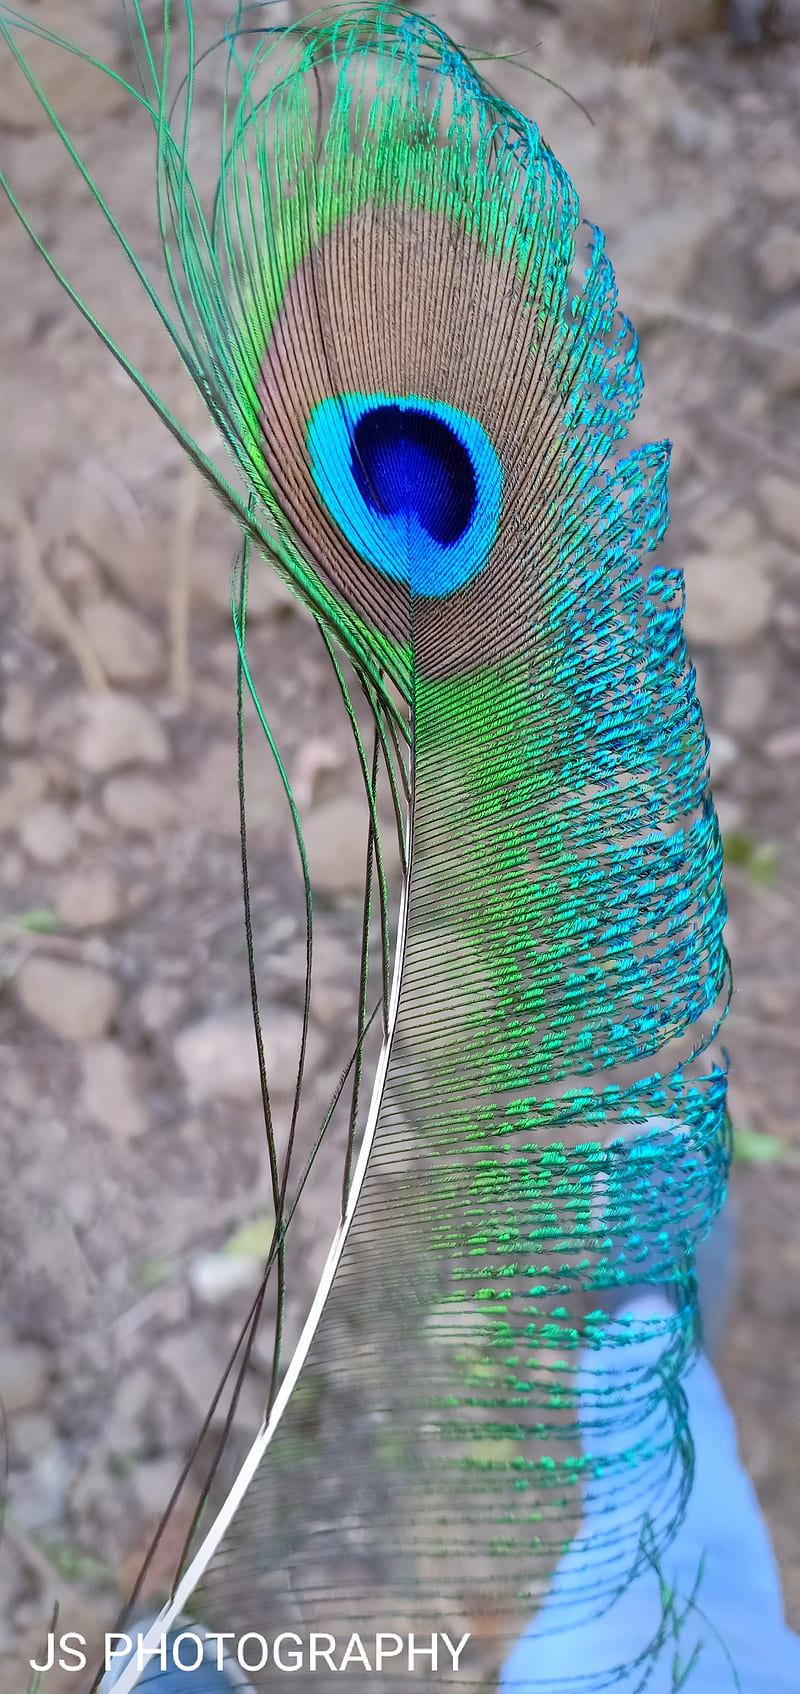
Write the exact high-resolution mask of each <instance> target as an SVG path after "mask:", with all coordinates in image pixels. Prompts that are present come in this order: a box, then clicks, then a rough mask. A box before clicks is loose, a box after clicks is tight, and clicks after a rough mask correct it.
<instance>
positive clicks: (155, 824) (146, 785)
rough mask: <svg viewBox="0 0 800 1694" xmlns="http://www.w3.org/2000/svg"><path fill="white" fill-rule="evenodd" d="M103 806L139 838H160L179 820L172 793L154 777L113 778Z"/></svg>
mask: <svg viewBox="0 0 800 1694" xmlns="http://www.w3.org/2000/svg"><path fill="white" fill-rule="evenodd" d="M103 805H104V807H105V809H106V812H107V813H108V816H109V817H110V818H111V819H112V820H113V822H114V823H115V824H118V825H119V827H120V829H129V830H131V831H132V832H133V833H134V834H139V835H158V834H159V833H160V831H161V830H162V829H169V828H170V826H171V825H172V824H174V822H175V819H176V816H177V807H176V803H175V800H174V798H173V796H172V794H171V793H170V790H169V789H168V788H165V787H164V785H163V783H160V782H156V781H154V779H153V777H151V776H137V775H131V776H115V777H112V779H111V781H110V782H107V783H106V786H105V788H104V790H103Z"/></svg>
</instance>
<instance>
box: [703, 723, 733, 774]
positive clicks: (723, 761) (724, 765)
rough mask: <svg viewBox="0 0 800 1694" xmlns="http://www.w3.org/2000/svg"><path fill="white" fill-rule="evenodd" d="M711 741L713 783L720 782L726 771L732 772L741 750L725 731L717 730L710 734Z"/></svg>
mask: <svg viewBox="0 0 800 1694" xmlns="http://www.w3.org/2000/svg"><path fill="white" fill-rule="evenodd" d="M710 741H711V761H710V763H711V781H712V782H719V781H720V779H721V778H722V777H723V776H724V774H725V772H726V771H729V770H732V769H733V766H734V765H735V764H736V763H737V761H738V758H739V749H738V747H737V745H736V742H735V741H734V740H733V737H732V736H730V735H726V734H725V732H724V730H721V729H715V730H713V731H711V732H710Z"/></svg>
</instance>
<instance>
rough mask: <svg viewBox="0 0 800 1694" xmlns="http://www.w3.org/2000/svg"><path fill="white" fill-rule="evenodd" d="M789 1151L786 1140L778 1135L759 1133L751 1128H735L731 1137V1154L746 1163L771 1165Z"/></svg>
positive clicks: (784, 1156)
mask: <svg viewBox="0 0 800 1694" xmlns="http://www.w3.org/2000/svg"><path fill="white" fill-rule="evenodd" d="M790 1151H791V1149H790V1147H789V1143H788V1141H783V1140H782V1139H781V1137H780V1136H779V1135H760V1134H758V1133H757V1132H756V1131H755V1130H752V1129H737V1130H736V1131H735V1132H734V1137H733V1156H734V1159H737V1160H739V1161H740V1162H741V1163H742V1164H746V1165H771V1164H775V1163H776V1162H777V1161H778V1160H779V1159H785V1158H786V1157H787V1154H788V1153H789V1152H790Z"/></svg>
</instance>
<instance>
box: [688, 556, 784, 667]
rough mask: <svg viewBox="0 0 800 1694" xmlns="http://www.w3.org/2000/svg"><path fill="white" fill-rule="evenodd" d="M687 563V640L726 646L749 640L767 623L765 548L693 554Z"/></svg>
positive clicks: (768, 594) (768, 601)
mask: <svg viewBox="0 0 800 1694" xmlns="http://www.w3.org/2000/svg"><path fill="white" fill-rule="evenodd" d="M684 568H685V573H686V617H685V628H686V635H687V637H688V639H689V641H697V642H706V643H707V644H708V645H709V646H711V647H725V646H727V645H728V644H729V643H730V644H731V645H736V644H738V643H739V642H744V641H749V640H750V639H751V638H752V637H753V636H755V635H758V634H760V632H761V630H763V629H764V628H765V627H766V625H767V623H768V622H769V616H770V611H771V605H772V592H771V585H770V582H769V578H768V575H767V569H768V555H767V554H766V552H765V551H764V550H761V549H759V550H755V551H753V552H752V553H749V554H747V555H742V554H739V555H736V554H733V555H730V554H728V553H723V552H719V553H717V552H713V553H694V554H692V556H691V557H690V558H688V559H687V560H686V561H685V567H684Z"/></svg>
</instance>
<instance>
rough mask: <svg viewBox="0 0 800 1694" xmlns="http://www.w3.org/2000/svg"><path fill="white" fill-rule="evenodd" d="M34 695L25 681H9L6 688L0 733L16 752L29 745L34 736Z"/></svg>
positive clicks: (0, 718) (8, 745)
mask: <svg viewBox="0 0 800 1694" xmlns="http://www.w3.org/2000/svg"><path fill="white" fill-rule="evenodd" d="M36 724H37V711H36V696H35V694H34V692H33V689H32V688H30V687H29V686H28V683H27V682H11V683H9V685H8V688H7V689H6V697H5V703H4V705H3V711H2V714H1V715H0V735H2V737H3V740H4V742H5V744H6V746H7V747H10V748H11V749H12V750H13V751H14V752H17V751H18V750H20V749H21V748H23V747H29V746H30V744H31V742H32V741H34V740H35V737H36Z"/></svg>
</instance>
